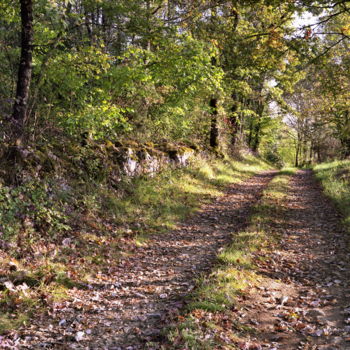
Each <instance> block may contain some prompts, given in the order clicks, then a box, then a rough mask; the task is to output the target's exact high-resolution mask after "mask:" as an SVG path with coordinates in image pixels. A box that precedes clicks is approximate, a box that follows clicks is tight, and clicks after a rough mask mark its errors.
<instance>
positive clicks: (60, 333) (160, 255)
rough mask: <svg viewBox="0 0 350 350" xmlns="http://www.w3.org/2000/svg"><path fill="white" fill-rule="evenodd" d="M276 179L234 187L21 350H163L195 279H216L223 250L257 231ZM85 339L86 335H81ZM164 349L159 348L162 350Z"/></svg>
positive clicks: (28, 334)
mask: <svg viewBox="0 0 350 350" xmlns="http://www.w3.org/2000/svg"><path fill="white" fill-rule="evenodd" d="M275 174H276V172H275V171H268V172H263V173H260V174H257V175H255V176H253V177H252V178H250V179H248V180H247V181H246V182H244V183H239V184H233V185H231V186H230V187H229V188H228V189H227V192H226V193H225V196H223V197H221V198H219V199H217V200H214V201H213V202H212V203H210V204H206V205H204V206H203V207H202V209H201V211H200V212H198V213H197V214H195V215H193V216H192V217H191V218H189V219H188V220H186V221H185V222H184V223H182V224H180V225H179V226H178V228H177V229H176V230H173V231H170V232H168V233H166V234H160V235H155V236H153V237H151V238H150V240H149V241H148V242H147V245H146V246H143V247H138V248H137V249H136V250H135V252H134V253H133V255H131V256H130V257H126V258H123V259H122V260H121V261H120V262H118V265H117V266H111V267H110V273H109V274H107V275H105V276H104V278H105V281H104V282H103V283H101V281H95V282H96V283H93V284H91V288H90V290H76V291H74V293H72V296H73V299H72V300H71V301H66V302H63V303H57V304H56V305H55V306H54V308H53V309H51V310H50V311H49V316H48V315H45V316H43V317H42V319H40V320H33V323H32V325H31V326H30V327H26V328H23V329H21V330H20V331H19V338H18V339H17V341H16V344H17V346H18V348H19V349H42V348H46V349H108V350H117V349H118V350H124V349H128V350H135V349H145V344H146V343H147V342H149V341H154V342H155V343H156V344H157V343H158V344H160V343H161V341H162V338H161V336H160V332H161V329H162V328H164V326H166V324H167V322H168V321H169V320H171V319H172V318H173V317H175V316H176V315H177V314H178V311H179V310H180V309H181V308H182V307H183V306H184V297H185V296H187V295H188V294H189V293H190V292H191V290H192V289H193V288H194V283H195V282H194V279H195V278H198V277H199V276H200V275H201V274H202V273H205V272H208V271H210V269H211V268H212V267H213V265H214V263H215V261H216V254H217V252H218V249H219V248H221V247H223V246H224V245H225V244H227V243H229V242H230V237H231V235H232V233H234V232H238V231H240V230H242V229H244V227H245V226H246V225H247V224H248V223H249V215H250V213H251V209H252V207H253V206H254V204H255V203H256V202H257V201H258V200H259V199H260V197H261V195H262V191H263V189H264V188H265V187H266V185H267V184H268V183H269V181H270V180H271V179H272V178H273V177H274V175H275ZM79 332H81V333H79ZM158 347H160V345H155V346H154V347H152V348H153V349H157V348H158Z"/></svg>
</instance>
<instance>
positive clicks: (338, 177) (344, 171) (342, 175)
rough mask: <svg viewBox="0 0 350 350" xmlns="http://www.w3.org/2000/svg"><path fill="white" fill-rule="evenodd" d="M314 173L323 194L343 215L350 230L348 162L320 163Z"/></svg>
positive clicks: (349, 167)
mask: <svg viewBox="0 0 350 350" xmlns="http://www.w3.org/2000/svg"><path fill="white" fill-rule="evenodd" d="M314 171H315V174H316V178H317V179H318V180H319V181H320V182H321V184H322V186H323V188H324V192H325V194H326V195H327V196H329V197H330V198H331V199H332V200H333V201H334V202H335V203H336V205H337V206H338V208H339V209H340V211H341V212H342V214H343V215H344V222H345V224H346V226H347V227H348V229H349V230H350V161H349V160H343V161H334V162H330V163H322V164H319V165H316V166H315V168H314Z"/></svg>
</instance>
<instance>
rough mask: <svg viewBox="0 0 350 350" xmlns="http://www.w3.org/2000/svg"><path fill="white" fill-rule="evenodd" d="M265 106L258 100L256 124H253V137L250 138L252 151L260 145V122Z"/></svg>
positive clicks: (255, 150)
mask: <svg viewBox="0 0 350 350" xmlns="http://www.w3.org/2000/svg"><path fill="white" fill-rule="evenodd" d="M264 109H265V106H264V105H263V104H262V103H261V102H260V103H259V106H258V111H257V112H258V120H257V121H256V124H255V125H254V137H253V140H252V151H253V152H257V150H258V148H259V145H260V137H261V126H262V125H261V124H262V117H263V113H264Z"/></svg>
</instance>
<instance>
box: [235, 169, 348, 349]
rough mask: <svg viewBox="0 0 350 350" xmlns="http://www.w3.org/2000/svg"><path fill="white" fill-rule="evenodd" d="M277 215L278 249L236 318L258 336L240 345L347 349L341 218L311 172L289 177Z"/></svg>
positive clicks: (344, 240) (345, 241) (345, 270)
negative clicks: (249, 326)
mask: <svg viewBox="0 0 350 350" xmlns="http://www.w3.org/2000/svg"><path fill="white" fill-rule="evenodd" d="M282 213H283V214H282V215H281V214H279V215H278V217H276V218H275V220H274V223H273V224H272V226H271V227H270V229H271V232H274V233H275V234H276V233H277V234H279V235H280V237H281V245H280V248H279V250H275V251H274V252H273V254H272V255H271V256H270V257H269V264H267V265H266V264H261V265H260V269H259V272H260V274H261V275H263V276H265V277H266V278H265V282H264V284H263V285H262V286H260V287H258V288H257V289H256V290H254V291H252V292H251V293H250V296H249V298H248V300H246V301H245V302H244V304H243V305H242V308H246V309H247V310H249V311H248V312H247V313H246V315H244V317H243V318H241V322H243V323H246V324H250V325H252V324H254V326H255V327H256V329H257V332H258V334H259V335H258V340H259V341H258V342H257V343H253V342H252V343H249V342H247V343H246V344H244V346H246V347H244V349H271V350H272V349H285V350H296V349H303V350H311V349H312V350H335V349H342V350H346V349H350V308H349V306H350V288H349V287H350V259H349V257H350V254H349V248H348V247H349V241H348V238H347V236H348V234H347V233H346V232H345V231H344V229H343V228H342V227H341V225H340V222H341V216H340V215H339V213H338V211H337V210H336V209H335V207H334V206H333V205H332V203H331V202H330V200H329V199H327V198H326V197H325V196H324V195H323V194H322V190H321V188H320V186H319V184H318V183H317V182H316V181H315V180H314V177H313V175H312V172H311V171H298V172H297V173H296V175H295V176H293V178H292V180H291V183H290V192H289V195H288V197H287V199H286V200H285V201H284V203H283V212H282ZM237 317H240V316H239V315H237ZM254 341H256V339H255V340H254Z"/></svg>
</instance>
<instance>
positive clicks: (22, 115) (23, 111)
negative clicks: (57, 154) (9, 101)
mask: <svg viewBox="0 0 350 350" xmlns="http://www.w3.org/2000/svg"><path fill="white" fill-rule="evenodd" d="M20 3H21V26H22V33H21V59H20V65H19V69H18V79H17V89H16V99H15V103H14V105H13V113H12V124H13V125H12V128H13V129H12V137H13V141H15V143H16V144H17V145H20V144H21V142H22V139H23V135H24V127H25V122H26V119H27V106H28V98H29V89H30V81H31V78H32V60H33V58H32V43H33V35H34V32H33V1H32V0H20Z"/></svg>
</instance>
